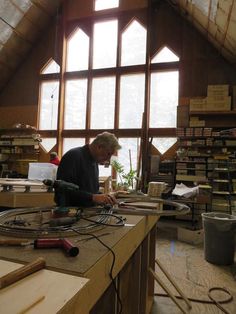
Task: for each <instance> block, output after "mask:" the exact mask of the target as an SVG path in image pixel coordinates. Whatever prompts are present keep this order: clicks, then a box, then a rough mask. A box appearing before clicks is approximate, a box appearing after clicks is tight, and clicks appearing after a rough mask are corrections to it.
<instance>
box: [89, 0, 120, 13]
mask: <svg viewBox="0 0 236 314" xmlns="http://www.w3.org/2000/svg"><path fill="white" fill-rule="evenodd" d="M118 6H119V0H95V11H100V10H105V9H112V8H117V7H118Z"/></svg>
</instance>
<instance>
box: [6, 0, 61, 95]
mask: <svg viewBox="0 0 236 314" xmlns="http://www.w3.org/2000/svg"><path fill="white" fill-rule="evenodd" d="M61 2H62V0H0V91H1V89H2V88H3V87H4V85H5V84H6V83H7V82H8V80H9V79H10V77H11V76H12V75H13V74H14V72H15V71H16V69H17V67H18V66H19V65H20V63H21V62H22V61H23V60H24V59H25V58H26V56H27V53H29V51H30V50H31V49H32V47H33V46H34V44H35V42H36V41H37V39H38V38H39V37H40V36H41V35H42V34H43V32H44V31H45V29H46V28H47V26H48V25H49V23H50V22H51V20H52V18H53V17H54V16H56V14H57V12H58V8H59V6H60V4H61Z"/></svg>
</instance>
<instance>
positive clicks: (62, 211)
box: [43, 179, 79, 217]
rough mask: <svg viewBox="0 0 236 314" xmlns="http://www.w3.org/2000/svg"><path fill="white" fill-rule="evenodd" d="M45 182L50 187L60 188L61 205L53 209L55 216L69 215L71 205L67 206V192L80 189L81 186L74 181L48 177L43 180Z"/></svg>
mask: <svg viewBox="0 0 236 314" xmlns="http://www.w3.org/2000/svg"><path fill="white" fill-rule="evenodd" d="M43 183H44V184H45V185H46V186H48V187H50V188H54V189H57V190H58V195H59V197H60V200H59V204H61V205H60V206H59V207H56V208H55V209H54V210H53V213H54V216H56V217H58V216H66V215H68V213H69V211H70V208H71V207H67V206H66V192H67V191H78V190H79V186H78V185H76V184H74V183H70V182H66V181H63V180H55V181H52V180H48V179H46V180H43Z"/></svg>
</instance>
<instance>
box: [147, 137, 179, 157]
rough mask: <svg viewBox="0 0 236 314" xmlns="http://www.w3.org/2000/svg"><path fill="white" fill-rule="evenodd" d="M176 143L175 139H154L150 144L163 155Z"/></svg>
mask: <svg viewBox="0 0 236 314" xmlns="http://www.w3.org/2000/svg"><path fill="white" fill-rule="evenodd" d="M176 141H177V138H176V137H158V138H157V137H156V138H153V140H152V144H153V145H154V146H155V147H156V149H157V150H158V151H159V152H160V153H161V154H162V155H163V154H164V153H165V152H166V151H167V150H168V149H169V148H171V146H173V145H174V144H175V143H176Z"/></svg>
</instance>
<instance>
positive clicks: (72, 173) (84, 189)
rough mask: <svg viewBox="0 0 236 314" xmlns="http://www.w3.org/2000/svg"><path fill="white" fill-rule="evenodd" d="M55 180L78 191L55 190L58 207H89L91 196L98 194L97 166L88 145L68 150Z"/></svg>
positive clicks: (91, 203)
mask: <svg viewBox="0 0 236 314" xmlns="http://www.w3.org/2000/svg"><path fill="white" fill-rule="evenodd" d="M57 180H63V181H66V182H70V183H74V184H76V185H78V186H79V190H78V191H71V190H67V189H64V190H63V191H61V190H60V189H55V201H56V203H57V205H60V206H91V205H93V202H92V194H97V193H99V172H98V164H97V162H96V161H95V160H94V159H93V157H92V155H91V153H90V151H89V147H88V145H85V146H83V147H76V148H72V149H71V150H69V151H68V152H67V153H66V154H65V155H64V156H63V157H62V159H61V162H60V164H59V167H58V170H57Z"/></svg>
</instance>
